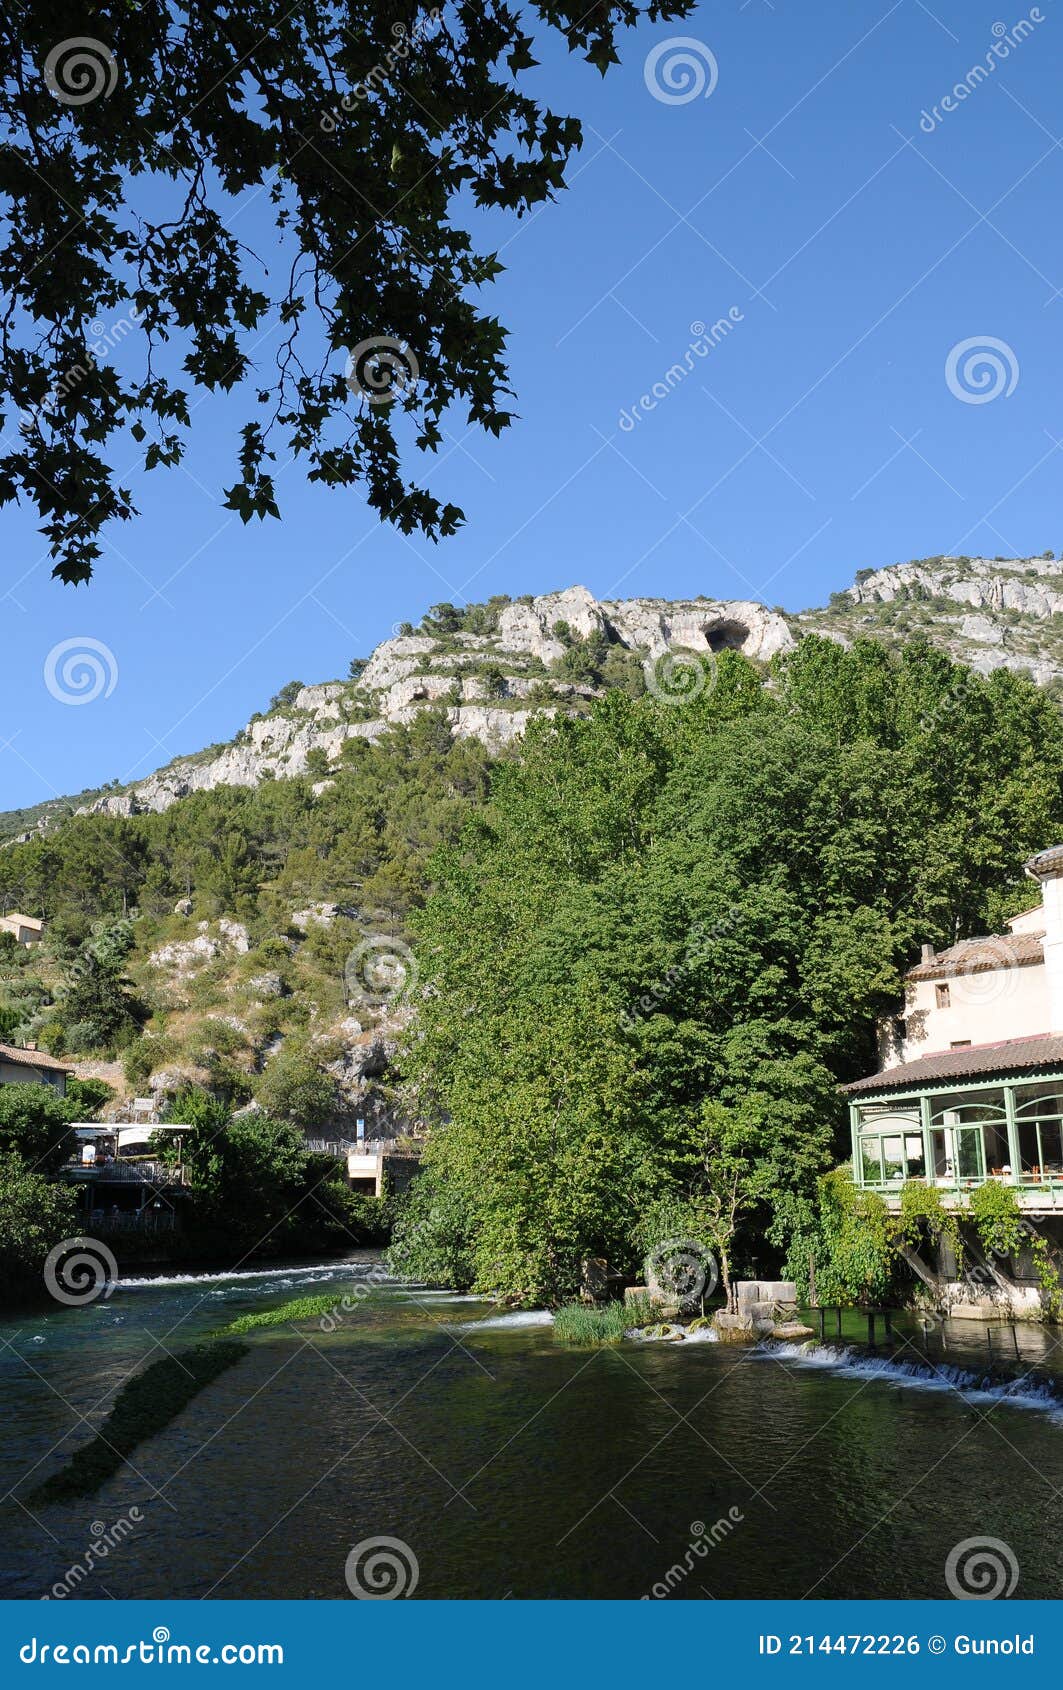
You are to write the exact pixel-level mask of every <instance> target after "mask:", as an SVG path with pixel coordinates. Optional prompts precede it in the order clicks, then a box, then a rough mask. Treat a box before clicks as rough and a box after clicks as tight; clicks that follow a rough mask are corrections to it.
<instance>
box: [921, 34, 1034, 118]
mask: <svg viewBox="0 0 1063 1690" xmlns="http://www.w3.org/2000/svg"><path fill="white" fill-rule="evenodd" d="M1044 21H1045V15H1044V13H1043V12H1042V10H1041V8H1040V7H1039V6H1031V7H1030V10H1029V11H1028V12H1027V14H1026V16H1025V17H1024V18H1020V19H1019V20H1018V22H1017V23H1014V24H1012V26H1011V28H1010V29H1009V28H1008V26H1007V24H1006V23H995V24H994V25H993V36H994V41H993V45H992V46H991V47H990V48H989V51H988V52H987V53H986V54H985V55H984V56H983V58H982V59H981V60H980V61H979V62H978V63H977V64H974V65H972V66H971V68H970V70H969V71H968V72H967V74H966V76H965V77H963V78H962V80H961V81H959V82H955V83H953V85H952V87H951V88H950V89H949V92H948V93H947V94H943V95H942V97H941V99H940V100H939V101H938V102H937V104H936V105H934V106H924V107H923V110H922V111H921V112H920V114H919V127H920V129H921V130H922V131H923V134H924V135H932V134H933V133H934V130H935V129H936V128H937V127H938V125H939V124H941V123H944V121H945V119H946V117H948V116H950V114H951V113H952V112H954V111H959V109H960V107H961V106H962V104H963V102H964V101H965V100H969V99H970V97H971V95H972V94H973V93H974V92H975V90H976V89H977V88H978V87H980V85H981V84H982V83H983V82H987V81H988V80H989V78H990V77H991V76H992V75H993V73H994V71H995V70H996V69H997V67H998V65H1001V64H1003V62H1004V60H1005V59H1008V58H1010V57H1011V54H1012V51H1013V49H1014V48H1016V47H1021V46H1022V43H1023V42H1024V41H1025V40H1027V39H1028V37H1029V36H1031V35H1032V34H1033V32H1034V30H1035V29H1036V27H1037V25H1038V24H1041V23H1044Z"/></svg>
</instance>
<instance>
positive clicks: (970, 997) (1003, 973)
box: [950, 938, 1019, 1008]
mask: <svg viewBox="0 0 1063 1690" xmlns="http://www.w3.org/2000/svg"><path fill="white" fill-rule="evenodd" d="M1018 978H1019V964H1018V961H1017V959H1016V956H1015V952H1014V950H1013V949H1011V948H1009V946H1008V944H1007V941H1006V940H1004V939H993V938H990V939H979V940H978V941H976V942H975V943H973V944H971V945H969V946H967V947H966V948H965V950H964V952H963V955H962V956H961V958H960V961H959V963H958V965H957V970H956V973H955V974H954V975H953V976H952V979H951V982H950V983H951V986H952V993H953V996H954V998H955V1000H956V1002H957V1003H958V1004H963V1005H964V1007H971V1008H979V1007H984V1006H985V1005H987V1004H991V1003H997V1002H999V1000H1000V999H1001V998H1006V997H1010V995H1011V993H1012V992H1013V991H1014V990H1015V988H1016V987H1017V985H1018Z"/></svg>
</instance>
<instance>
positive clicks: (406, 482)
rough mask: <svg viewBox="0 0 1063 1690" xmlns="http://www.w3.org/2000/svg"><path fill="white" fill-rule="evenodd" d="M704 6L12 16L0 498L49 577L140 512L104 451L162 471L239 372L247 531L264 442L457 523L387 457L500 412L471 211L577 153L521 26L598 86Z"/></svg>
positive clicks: (542, 187)
mask: <svg viewBox="0 0 1063 1690" xmlns="http://www.w3.org/2000/svg"><path fill="white" fill-rule="evenodd" d="M691 9H692V0H603V3H602V4H600V5H597V6H595V7H594V8H592V10H591V11H589V12H588V11H587V10H586V8H585V7H584V6H582V5H581V4H578V3H576V0H561V3H551V4H538V5H535V6H534V7H533V8H532V9H531V12H530V14H529V15H528V16H527V17H525V16H524V15H523V14H521V13H520V12H519V11H517V10H516V9H514V7H513V6H512V5H510V4H507V3H506V0H481V3H479V4H477V5H465V4H452V3H445V4H443V5H441V6H440V7H439V8H437V9H436V10H433V11H428V10H427V9H424V8H421V7H418V6H416V5H409V4H396V0H361V3H359V4H357V5H352V4H349V3H343V0H335V3H333V0H297V3H296V4H295V5H294V6H293V7H292V8H291V9H290V10H288V11H281V12H278V10H277V8H276V7H274V6H269V5H266V4H264V3H263V0H243V3H242V4H241V5H240V6H238V7H224V8H223V9H222V10H220V11H219V10H218V9H217V8H211V9H210V10H209V11H202V12H201V11H198V10H195V9H192V10H182V9H180V8H178V7H176V6H173V5H171V4H169V3H168V0H145V4H143V5H139V6H137V7H133V8H131V7H129V6H128V5H125V4H120V5H117V4H112V3H110V0H105V3H104V4H102V5H101V6H98V7H97V8H96V9H95V11H94V12H93V14H92V18H91V23H92V32H91V38H89V39H86V38H85V36H84V28H83V26H84V24H85V20H84V19H83V18H80V19H79V18H74V17H73V16H71V17H69V18H65V17H62V16H60V17H58V18H57V17H56V16H55V15H54V14H47V15H46V14H45V13H43V12H41V11H39V10H37V9H34V8H22V9H16V10H14V11H10V12H8V13H7V14H6V15H5V19H4V31H3V47H4V52H3V64H4V71H3V75H2V78H0V112H2V116H3V120H4V131H5V135H6V138H7V139H6V145H5V147H4V149H3V152H2V154H0V195H2V196H3V199H4V203H5V209H6V217H5V221H4V235H3V242H2V245H0V263H2V266H3V271H4V274H5V276H6V277H7V278H8V286H9V295H10V297H9V315H8V333H7V335H6V336H5V339H4V343H3V348H2V352H0V378H2V379H0V388H2V390H3V392H4V394H5V414H4V416H3V419H2V420H3V426H4V435H5V440H6V441H8V442H9V444H7V445H6V446H5V449H4V452H3V456H2V457H0V503H3V502H7V501H10V500H13V499H17V498H19V497H23V498H25V499H27V500H29V501H30V502H32V503H34V504H35V505H36V506H37V508H38V510H39V511H40V514H41V519H42V528H43V532H44V533H45V535H46V536H47V539H48V543H49V547H50V549H51V552H52V555H53V556H54V557H55V559H56V573H57V574H58V575H59V576H60V577H61V578H62V579H63V580H65V581H84V580H86V579H87V578H88V576H89V575H90V574H91V571H92V568H93V565H94V563H95V561H96V559H97V558H98V557H99V555H100V544H99V540H98V538H97V536H98V535H99V532H100V530H101V528H102V527H103V525H104V524H105V523H106V522H108V521H111V520H113V519H114V518H116V517H117V518H122V519H128V518H129V517H130V516H132V515H133V514H134V506H133V501H132V497H131V495H130V493H129V491H128V490H127V489H126V488H125V487H123V486H122V485H120V483H119V482H118V480H117V479H116V477H115V475H114V472H113V468H112V463H111V462H110V461H109V460H108V458H107V457H105V456H104V451H105V450H106V449H108V448H110V452H111V456H112V457H113V452H114V450H116V449H118V450H120V452H121V453H124V451H125V448H124V447H121V448H120V447H119V441H118V440H117V439H116V438H115V436H116V435H118V436H120V435H121V433H122V431H124V430H127V429H128V430H129V432H130V433H131V434H132V435H133V437H134V439H135V440H137V441H138V442H145V441H146V442H147V444H146V447H145V456H144V463H145V467H146V468H147V469H151V468H153V467H155V466H166V467H169V466H172V465H175V464H178V463H180V461H181V459H182V457H183V454H184V451H185V444H186V438H187V434H188V431H189V427H190V419H191V414H192V410H193V409H194V405H193V403H192V390H193V389H195V388H200V389H203V390H206V391H216V390H218V389H221V390H222V391H223V392H229V391H230V390H232V389H234V388H236V387H238V386H240V385H241V384H246V386H247V388H248V398H249V400H251V401H252V403H253V404H254V407H255V409H254V414H253V416H252V419H251V420H249V421H248V422H247V424H246V426H245V427H244V429H243V434H242V446H241V449H240V453H239V470H238V476H237V479H236V481H235V483H234V484H233V486H232V487H231V488H229V490H228V496H227V504H228V506H229V507H230V508H231V509H233V510H235V511H237V512H238V513H239V515H240V516H241V518H242V519H243V520H244V521H248V520H249V519H250V518H251V517H252V516H259V517H262V516H265V515H274V516H275V515H277V514H278V510H277V503H276V491H275V486H274V479H273V474H272V469H271V465H272V462H273V458H274V455H275V453H276V451H277V450H278V449H279V442H278V441H277V436H278V435H280V436H281V438H282V440H283V442H284V447H283V450H284V452H285V453H287V452H288V451H291V452H293V453H294V454H296V455H299V456H301V457H302V458H303V459H304V460H305V462H306V464H307V466H308V475H309V477H310V479H311V480H314V481H319V482H322V483H324V484H325V485H326V486H347V485H349V484H351V483H352V482H355V481H361V482H364V484H365V486H366V489H367V495H368V499H369V502H370V504H371V506H372V507H373V508H374V509H375V510H377V511H378V512H379V513H380V515H381V516H382V517H384V518H386V519H387V520H389V521H391V522H394V523H395V524H396V525H397V526H398V527H399V528H401V529H402V530H403V531H404V532H411V531H413V530H415V529H421V530H423V531H424V532H425V533H426V534H428V535H430V536H432V537H439V536H441V535H446V534H450V533H453V531H454V530H455V528H456V527H457V525H458V523H459V522H460V520H461V512H460V511H459V510H458V509H457V507H456V506H454V505H452V504H447V503H441V502H440V501H439V500H438V499H437V498H436V497H435V496H434V495H433V494H431V493H430V492H428V490H427V489H426V488H425V487H423V486H419V485H417V484H416V482H414V481H412V480H410V479H409V477H408V476H407V474H406V472H405V471H404V468H403V466H402V462H401V459H400V446H399V441H400V439H401V438H404V437H405V436H406V435H407V433H411V434H412V436H413V439H414V440H415V442H416V445H417V446H418V447H419V448H420V449H421V450H422V451H434V450H435V449H436V448H437V447H438V445H439V444H440V442H441V440H442V438H443V436H442V432H441V420H442V417H443V414H444V412H445V411H446V410H447V409H448V408H449V407H450V406H452V405H454V406H458V407H460V408H463V409H464V412H465V418H466V421H467V423H468V424H473V425H479V426H480V427H483V428H485V429H488V430H489V431H491V432H492V433H496V434H497V433H498V432H499V431H500V430H501V429H502V428H504V427H505V426H506V425H507V424H508V422H509V421H510V412H509V410H508V408H507V400H508V386H507V381H508V376H507V369H506V364H505V360H504V350H505V340H506V333H505V330H504V328H503V327H502V325H501V324H500V323H499V321H498V320H497V318H495V317H492V316H490V315H488V314H487V313H486V312H485V311H484V310H483V309H482V308H481V306H480V304H479V302H478V301H475V302H474V300H473V299H472V298H471V297H470V296H471V295H472V293H473V290H475V289H480V288H482V287H483V286H484V285H485V284H486V283H488V282H490V281H492V280H493V279H494V277H495V276H496V275H497V274H498V273H499V271H500V270H501V268H502V266H501V264H500V263H499V261H498V259H497V258H496V257H495V255H494V254H492V253H478V252H476V251H475V250H474V248H473V245H472V241H471V239H470V237H469V235H468V233H467V231H466V222H467V209H468V206H469V205H476V206H480V207H487V208H491V209H501V210H502V211H507V212H515V213H516V214H517V215H518V216H520V215H522V214H523V213H525V212H527V211H528V210H529V209H530V208H531V207H533V206H536V205H539V204H542V203H543V202H544V201H546V200H549V199H550V198H552V197H553V196H554V195H555V194H556V193H558V192H559V191H560V189H561V188H562V187H563V186H564V180H565V168H566V165H567V162H568V160H569V158H570V156H571V154H572V152H573V150H574V149H576V148H578V147H579V145H580V142H581V131H580V126H579V124H578V123H577V122H576V121H575V120H574V119H572V118H568V117H564V116H560V115H558V114H557V113H555V112H554V111H552V110H551V109H550V108H549V107H548V106H546V105H544V104H542V103H541V102H540V99H539V98H538V97H537V90H538V86H539V85H540V82H541V73H538V74H536V72H535V65H536V61H535V59H534V58H533V56H532V45H533V42H532V35H531V33H530V32H529V27H528V26H531V27H538V26H542V27H543V28H545V29H546V30H547V31H548V32H553V31H557V32H558V33H559V34H560V36H561V38H562V40H563V41H564V42H565V43H566V45H567V46H568V48H569V49H570V50H571V51H572V52H574V53H579V54H581V55H582V56H583V57H584V58H585V59H587V60H589V62H590V63H591V64H592V65H594V66H596V67H597V69H599V70H600V71H602V72H603V73H604V72H605V71H606V70H607V69H608V67H609V65H610V64H611V63H613V62H614V61H615V60H616V58H617V50H616V49H617V41H618V38H619V35H620V33H621V32H622V30H623V29H624V28H625V27H628V26H632V25H636V24H638V23H639V22H640V21H641V20H642V19H643V18H648V19H650V20H651V21H655V22H656V21H668V20H670V19H673V18H677V17H681V16H683V15H685V14H686V13H687V12H688V11H690V10H691ZM531 77H534V81H532V80H530V78H531ZM267 189H268V192H267V194H266V197H265V199H264V200H263V202H262V203H263V204H265V205H267V206H269V207H270V208H271V210H272V215H273V220H274V222H275V224H276V228H277V232H278V235H277V240H276V242H275V243H274V244H275V246H276V251H275V252H273V253H269V252H265V253H263V254H256V253H254V252H250V251H249V250H248V248H247V246H246V244H245V242H246V232H245V231H241V233H239V234H238V233H237V232H236V231H235V230H234V228H233V212H234V210H235V209H236V207H237V204H238V202H239V201H241V200H243V199H246V197H247V196H248V195H254V194H256V192H259V191H262V190H267ZM278 274H279V275H281V276H282V277H283V278H285V279H284V280H283V281H282V282H281V284H280V285H279V286H278V287H276V288H275V289H273V290H272V291H270V292H267V291H264V288H263V277H267V278H269V277H272V276H274V275H278ZM96 321H98V322H99V323H100V324H102V325H104V327H103V332H102V333H100V332H99V331H97V333H96V334H95V335H94V332H93V330H94V327H95V322H96ZM267 336H272V337H273V338H274V339H275V341H276V345H277V355H276V370H275V373H274V374H273V376H272V378H270V377H268V376H266V375H264V374H260V373H259V369H258V359H257V358H256V357H255V349H256V348H257V347H259V346H260V345H261V343H262V341H263V339H264V338H266V337H267ZM119 341H123V342H125V347H124V351H125V353H126V355H125V357H123V358H122V359H121V360H117V359H114V358H113V357H112V356H111V354H112V353H113V350H114V347H115V346H116V345H117V343H118V342H119ZM160 350H163V351H166V352H168V353H169V356H160ZM130 352H132V353H133V356H132V357H130ZM348 355H350V357H349V359H348ZM20 411H21V412H22V413H23V417H24V419H25V420H24V421H22V423H21V425H20V424H19V423H18V421H17V420H16V419H17V414H18V413H19V412H20ZM149 435H150V438H149ZM122 461H123V462H124V461H125V459H124V456H123V457H122Z"/></svg>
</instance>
